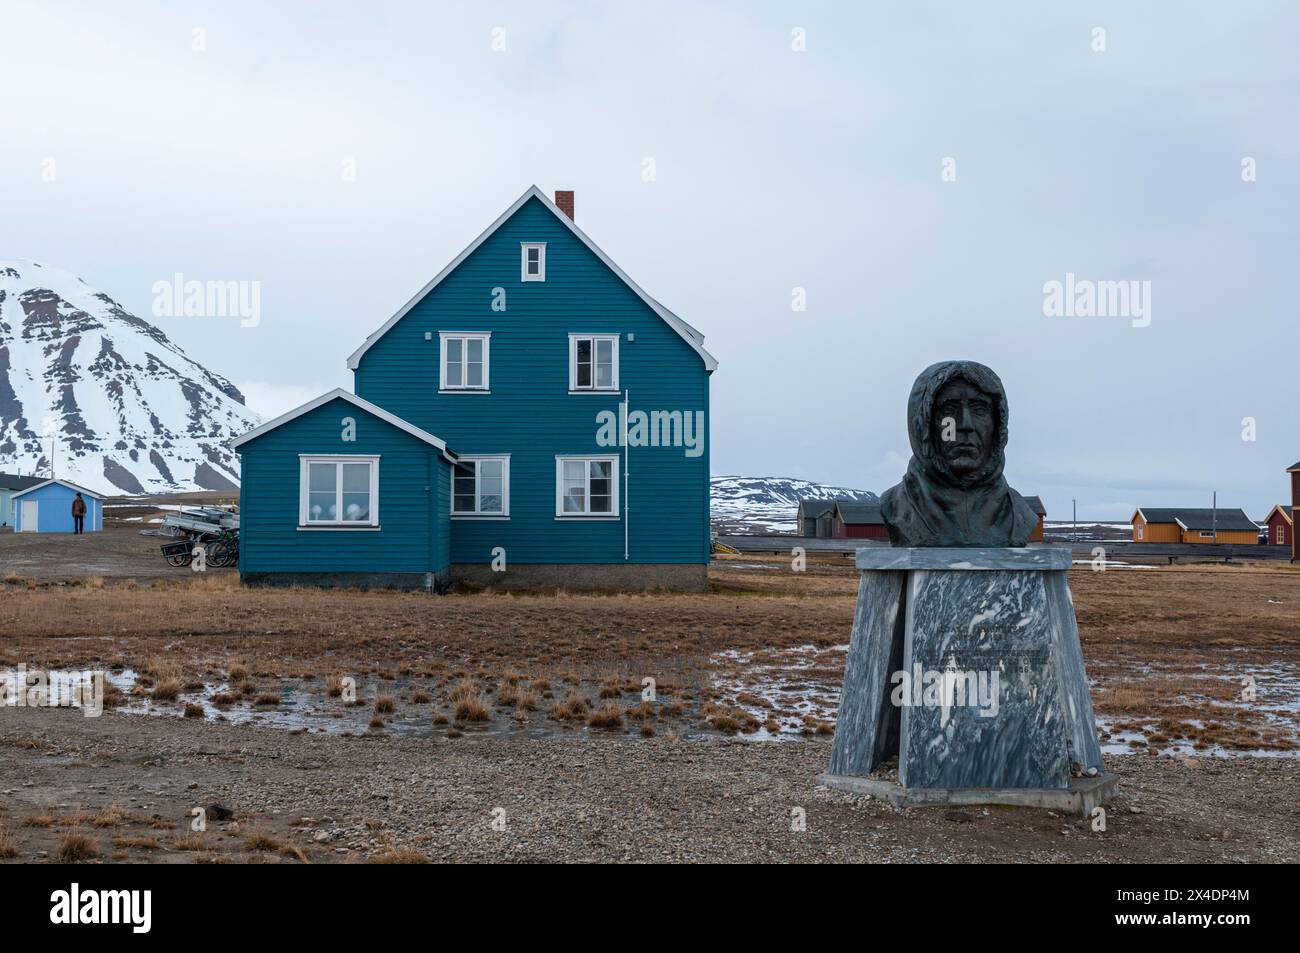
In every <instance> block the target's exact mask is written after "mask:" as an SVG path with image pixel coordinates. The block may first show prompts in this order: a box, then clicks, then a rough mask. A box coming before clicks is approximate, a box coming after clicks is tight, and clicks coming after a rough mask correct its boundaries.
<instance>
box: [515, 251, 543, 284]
mask: <svg viewBox="0 0 1300 953" xmlns="http://www.w3.org/2000/svg"><path fill="white" fill-rule="evenodd" d="M519 280H520V281H545V280H546V242H521V243H520V244H519Z"/></svg>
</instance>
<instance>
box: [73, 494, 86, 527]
mask: <svg viewBox="0 0 1300 953" xmlns="http://www.w3.org/2000/svg"><path fill="white" fill-rule="evenodd" d="M72 527H73V529H72V531H73V532H74V533H84V532H85V531H86V501H85V500H83V499H82V498H81V494H80V493H78V494H77V496H76V499H74V500H73V501H72Z"/></svg>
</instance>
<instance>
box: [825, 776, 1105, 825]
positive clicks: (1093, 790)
mask: <svg viewBox="0 0 1300 953" xmlns="http://www.w3.org/2000/svg"><path fill="white" fill-rule="evenodd" d="M817 783H818V784H823V785H825V786H826V787H828V788H831V789H833V790H836V791H846V792H848V793H849V794H868V795H870V796H871V797H876V798H880V799H881V800H882V801H888V802H889V803H890V804H892V805H894V807H972V806H975V805H981V804H1000V805H1004V806H1007V807H1042V808H1047V809H1049V810H1054V811H1066V812H1068V813H1071V814H1078V815H1080V816H1081V817H1087V816H1089V815H1090V814H1091V813H1092V809H1093V808H1095V807H1099V806H1101V805H1102V804H1104V803H1105V802H1106V800H1107V799H1108V798H1110V797H1111V795H1113V794H1114V793H1115V789H1116V787H1118V785H1119V778H1117V777H1116V776H1115V775H1113V774H1099V775H1098V776H1097V777H1095V778H1075V779H1073V780H1072V781H1071V782H1070V785H1069V787H1066V788H905V787H903V786H902V785H901V784H898V783H897V782H895V781H887V780H885V779H883V778H861V777H854V776H852V775H843V774H823V775H821V776H819V777H818V778H817Z"/></svg>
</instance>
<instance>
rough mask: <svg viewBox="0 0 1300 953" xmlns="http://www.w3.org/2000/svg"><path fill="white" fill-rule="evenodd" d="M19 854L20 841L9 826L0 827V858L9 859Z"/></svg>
mask: <svg viewBox="0 0 1300 953" xmlns="http://www.w3.org/2000/svg"><path fill="white" fill-rule="evenodd" d="M17 856H18V841H17V839H16V838H15V837H14V835H13V834H12V833H11V832H10V831H9V828H7V827H0V858H3V859H5V860H9V859H11V858H13V857H17Z"/></svg>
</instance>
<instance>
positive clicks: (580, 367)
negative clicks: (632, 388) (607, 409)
mask: <svg viewBox="0 0 1300 953" xmlns="http://www.w3.org/2000/svg"><path fill="white" fill-rule="evenodd" d="M618 338H619V336H618V335H617V334H570V335H569V390H571V391H578V390H586V391H616V390H618Z"/></svg>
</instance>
